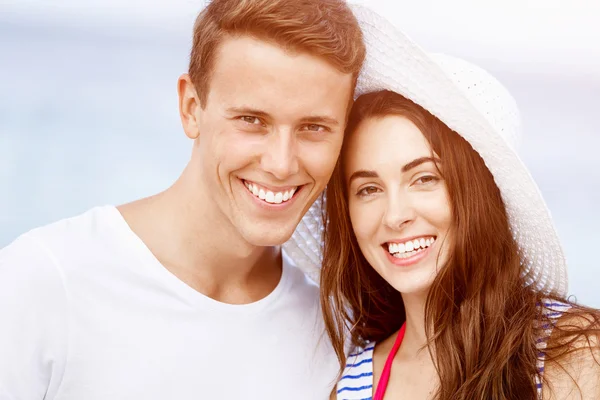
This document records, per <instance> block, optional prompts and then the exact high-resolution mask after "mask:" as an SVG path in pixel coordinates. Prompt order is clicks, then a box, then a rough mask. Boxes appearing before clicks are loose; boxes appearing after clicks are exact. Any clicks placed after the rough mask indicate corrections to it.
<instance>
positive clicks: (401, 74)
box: [283, 5, 568, 296]
mask: <svg viewBox="0 0 600 400" xmlns="http://www.w3.org/2000/svg"><path fill="white" fill-rule="evenodd" d="M352 8H353V11H354V13H355V15H356V18H357V19H358V21H359V23H360V25H361V28H362V30H363V34H364V39H365V44H366V46H367V58H366V61H365V65H364V67H363V70H362V71H361V74H360V76H359V80H358V84H357V89H356V97H358V96H360V95H361V94H365V93H370V92H375V91H379V90H390V91H394V92H396V93H399V94H401V95H402V96H404V97H406V98H408V99H410V100H412V101H413V102H415V103H417V104H419V105H420V106H421V107H423V108H425V109H426V110H428V111H429V112H430V113H431V114H433V115H434V116H436V117H437V118H438V119H440V120H441V121H442V122H444V123H445V124H446V125H447V126H448V127H449V128H450V129H452V130H454V131H455V132H457V133H458V134H460V135H461V136H462V137H463V138H465V139H466V140H467V141H468V142H469V143H470V144H471V146H472V147H473V148H474V149H475V150H476V151H477V152H478V153H479V154H480V155H481V157H482V158H483V160H484V161H485V164H486V165H487V167H488V169H489V170H490V171H491V173H492V175H493V176H494V179H495V182H496V184H497V186H498V187H499V188H500V192H501V194H502V199H503V200H504V204H505V206H506V210H507V213H508V217H509V222H510V227H511V231H512V233H513V237H514V238H515V240H516V242H517V244H518V245H519V248H520V251H521V254H522V256H523V257H524V259H525V260H527V262H526V264H525V265H524V266H523V268H524V270H523V274H524V275H527V276H528V277H529V281H528V282H527V284H528V285H533V286H534V287H535V288H537V289H538V290H540V291H542V292H545V293H549V292H553V293H557V294H559V295H562V296H566V294H567V284H568V282H567V266H566V261H565V257H564V253H563V249H562V247H561V244H560V241H559V238H558V234H557V232H556V229H555V227H554V224H553V222H552V219H551V216H550V212H549V210H548V207H547V206H546V203H545V202H544V200H543V198H542V195H541V193H540V190H539V189H538V187H537V185H536V183H535V182H534V180H533V178H532V177H531V174H530V173H529V171H528V170H527V168H526V167H525V165H524V164H523V162H522V161H521V159H520V158H519V157H518V155H517V153H516V144H517V142H518V140H519V134H520V127H521V126H520V117H519V111H518V108H517V105H516V103H515V100H514V99H513V98H512V96H511V95H510V93H508V91H507V90H506V89H505V88H504V87H503V86H502V84H501V83H500V82H498V81H497V80H496V79H495V78H494V77H493V76H491V75H490V74H489V73H487V72H486V71H484V70H483V69H481V68H480V67H477V66H475V65H473V64H470V63H468V62H466V61H464V60H461V59H458V58H455V57H451V56H447V55H442V54H431V53H428V52H426V51H424V50H423V49H421V48H420V47H419V46H417V45H416V44H415V43H414V42H412V41H411V40H410V39H409V38H408V37H407V36H406V35H405V34H404V33H402V32H401V31H400V30H399V29H397V28H396V27H395V26H394V25H393V24H392V23H390V22H389V21H387V20H386V19H385V18H383V17H382V16H380V15H378V14H377V13H375V12H374V11H372V10H370V9H368V8H367V7H365V6H359V5H353V6H352ZM322 206H323V204H322V203H321V200H318V201H317V202H315V204H314V205H313V206H312V207H311V209H310V210H309V211H308V213H307V214H306V215H305V216H304V218H303V219H302V221H301V223H300V224H299V225H298V228H297V229H296V231H295V232H294V234H293V236H292V238H291V239H290V240H289V241H288V242H286V243H285V244H284V246H283V248H284V251H285V252H286V253H287V254H288V255H289V256H290V257H291V258H292V259H293V260H294V262H295V263H296V265H297V266H298V267H300V268H301V269H302V270H303V271H304V272H305V273H306V274H307V275H308V276H309V277H310V278H312V279H313V280H315V282H318V281H319V271H320V267H321V260H322V248H323V243H322V231H323V226H322V222H321V219H322V208H321V207H322Z"/></svg>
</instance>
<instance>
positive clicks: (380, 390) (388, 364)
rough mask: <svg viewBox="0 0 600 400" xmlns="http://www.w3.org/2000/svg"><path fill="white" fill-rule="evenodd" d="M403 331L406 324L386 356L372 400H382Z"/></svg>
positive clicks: (402, 337) (404, 324)
mask: <svg viewBox="0 0 600 400" xmlns="http://www.w3.org/2000/svg"><path fill="white" fill-rule="evenodd" d="M405 331H406V322H405V323H403V324H402V327H401V328H400V330H399V331H398V336H396V341H395V342H394V347H392V350H391V351H390V354H388V356H387V360H385V366H384V367H383V372H382V373H381V378H379V384H378V385H377V391H376V392H375V397H373V400H383V396H384V395H385V390H386V389H387V385H388V381H389V380H390V372H392V362H393V361H394V357H395V356H396V353H398V349H399V348H400V345H401V344H402V339H404V332H405Z"/></svg>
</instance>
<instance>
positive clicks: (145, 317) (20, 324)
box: [0, 206, 338, 400]
mask: <svg viewBox="0 0 600 400" xmlns="http://www.w3.org/2000/svg"><path fill="white" fill-rule="evenodd" d="M337 371H338V364H337V359H336V357H335V354H334V352H333V350H332V348H331V345H330V343H329V341H328V340H327V338H326V336H325V334H324V329H323V322H322V319H321V314H320V309H319V301H318V288H317V287H316V286H315V285H314V284H313V283H312V282H311V281H310V280H308V279H307V278H306V277H305V276H304V274H302V272H301V271H300V270H299V269H297V268H296V267H295V266H293V264H292V263H291V261H290V260H289V259H288V258H287V257H286V256H285V254H284V263H283V273H282V277H281V281H280V282H279V284H278V286H277V287H276V288H275V290H274V291H273V292H272V293H270V294H269V295H268V296H267V297H265V298H264V299H262V300H260V301H257V302H255V303H252V304H247V305H229V304H224V303H220V302H217V301H215V300H213V299H211V298H209V297H207V296H204V295H202V294H200V293H199V292H197V291H195V290H194V289H192V288H191V287H189V286H187V285H186V284H185V283H183V282H182V281H180V280H179V279H178V278H176V277H175V276H174V275H173V274H171V273H170V272H169V271H168V270H167V269H165V268H164V267H163V266H162V265H161V264H160V263H159V262H158V260H157V259H156V258H155V257H154V256H153V255H152V253H151V252H150V251H149V250H148V248H147V247H146V246H145V245H144V244H143V242H142V241H141V240H140V239H139V238H138V237H137V236H136V235H135V234H134V233H133V232H132V231H131V230H130V229H129V227H128V225H127V224H126V222H125V221H124V219H123V218H122V217H121V214H120V213H119V211H118V210H117V209H116V208H114V207H112V206H108V207H100V208H95V209H92V210H90V211H88V212H87V213H85V214H83V215H80V216H77V217H75V218H70V219H66V220H62V221H59V222H57V223H54V224H51V225H48V226H45V227H42V228H38V229H35V230H33V231H31V232H29V233H27V234H25V235H23V236H21V237H20V238H18V239H17V240H16V241H15V242H13V243H12V244H11V245H9V246H8V247H6V248H4V249H2V250H1V251H0V400H8V399H10V400H38V399H45V400H120V399H122V400H138V399H139V400H142V399H143V400H153V399H156V400H167V399H168V400H171V399H173V400H186V399H189V400H192V399H193V400H200V399H211V400H213V399H277V400H282V399H286V400H287V399H299V400H300V399H301V400H307V399H327V398H328V396H329V393H330V390H331V389H332V388H333V386H334V384H335V379H336V376H337Z"/></svg>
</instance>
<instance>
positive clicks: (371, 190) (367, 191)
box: [357, 186, 378, 196]
mask: <svg viewBox="0 0 600 400" xmlns="http://www.w3.org/2000/svg"><path fill="white" fill-rule="evenodd" d="M377 191H378V189H377V188H376V187H375V186H367V187H365V188H362V189H360V190H359V191H358V193H357V194H358V195H359V196H369V195H372V194H375V193H377Z"/></svg>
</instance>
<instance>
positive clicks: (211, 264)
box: [119, 182, 282, 304]
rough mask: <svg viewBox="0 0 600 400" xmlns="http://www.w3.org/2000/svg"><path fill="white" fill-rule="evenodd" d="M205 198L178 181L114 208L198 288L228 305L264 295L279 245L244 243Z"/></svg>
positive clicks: (276, 275)
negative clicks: (140, 198)
mask: <svg viewBox="0 0 600 400" xmlns="http://www.w3.org/2000/svg"><path fill="white" fill-rule="evenodd" d="M206 203H207V199H205V198H203V196H202V194H200V193H197V194H194V193H189V191H187V190H186V185H185V184H183V183H181V182H178V183H176V184H175V185H173V186H172V187H171V188H169V189H167V190H166V191H165V192H162V193H160V194H158V195H156V196H153V197H150V198H146V199H143V200H139V201H137V202H134V203H130V204H126V205H124V206H120V207H119V210H120V211H121V213H122V215H123V217H124V218H125V220H126V221H127V223H128V224H129V225H130V227H131V229H132V230H133V231H134V232H135V233H136V234H137V235H138V236H139V237H140V238H141V239H142V241H143V242H144V243H145V244H146V246H147V247H148V248H149V249H150V251H151V252H152V253H153V254H154V255H155V257H156V258H157V259H158V261H160V263H161V264H162V265H163V266H164V267H165V268H167V269H168V270H169V271H170V272H171V273H173V274H174V275H175V276H177V277H178V278H179V279H181V280H182V281H183V282H185V283H186V284H187V285H189V286H191V287H192V288H194V289H195V290H197V291H198V292H200V293H202V294H204V295H206V296H208V297H211V298H213V299H215V300H218V301H221V302H224V303H231V304H246V303H251V302H254V301H257V300H259V299H261V298H263V297H265V296H266V295H268V294H269V293H270V292H271V291H272V290H273V289H274V288H275V287H276V286H277V284H278V282H279V280H280V278H281V273H282V272H281V265H282V260H281V251H280V249H279V248H278V247H257V246H253V245H251V244H249V243H247V242H245V241H244V240H243V238H241V237H240V236H239V234H236V233H237V232H233V231H234V229H233V227H230V225H229V224H228V222H227V221H225V222H224V221H220V220H217V219H218V215H219V214H218V213H215V212H213V210H212V208H211V207H210V204H206ZM215 215H216V216H217V217H215Z"/></svg>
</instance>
